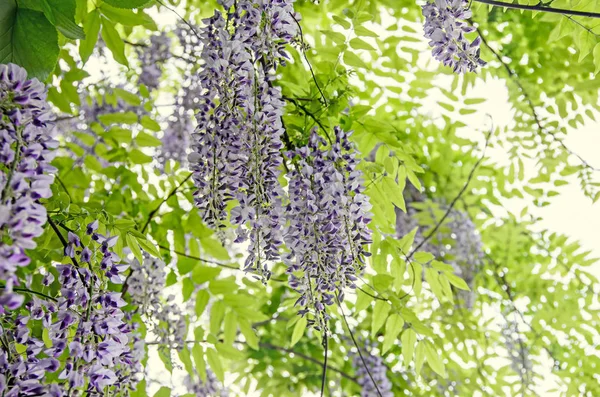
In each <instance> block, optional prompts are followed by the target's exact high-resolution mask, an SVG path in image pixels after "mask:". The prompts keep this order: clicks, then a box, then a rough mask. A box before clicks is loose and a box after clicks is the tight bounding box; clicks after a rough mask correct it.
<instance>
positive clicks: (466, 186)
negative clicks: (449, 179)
mask: <svg viewBox="0 0 600 397" xmlns="http://www.w3.org/2000/svg"><path fill="white" fill-rule="evenodd" d="M493 131H494V130H493V128H490V132H488V134H487V136H486V138H485V146H484V147H483V153H482V154H481V157H479V159H478V160H477V162H476V163H475V165H474V166H473V168H472V169H471V172H469V176H468V177H467V181H466V182H465V184H464V185H463V187H462V189H460V191H459V192H458V195H456V197H454V200H452V202H451V203H450V205H449V206H448V209H447V210H446V213H445V214H444V216H442V219H440V221H439V222H437V223H436V225H435V227H434V228H433V229H432V230H431V232H429V233H428V234H427V236H425V237H424V238H423V240H421V242H420V243H419V244H417V246H416V247H415V248H413V250H412V251H410V252H409V254H408V255H407V256H406V258H407V259H410V258H411V257H412V256H413V255H414V253H415V252H417V251H418V250H419V249H420V248H421V247H422V246H423V245H425V243H427V241H429V239H431V237H433V235H434V234H435V233H436V232H437V231H438V229H439V228H440V226H442V223H444V221H445V220H446V218H447V217H448V215H450V212H451V211H452V209H453V208H454V205H455V204H456V202H457V201H458V200H459V199H460V197H461V196H462V195H463V194H464V193H465V191H466V190H467V188H468V187H469V184H470V183H471V180H472V179H473V176H474V175H475V171H476V170H477V167H479V164H481V162H482V161H483V159H484V158H485V152H486V150H487V148H488V145H489V143H490V138H491V136H492V132H493ZM415 277H416V275H415Z"/></svg>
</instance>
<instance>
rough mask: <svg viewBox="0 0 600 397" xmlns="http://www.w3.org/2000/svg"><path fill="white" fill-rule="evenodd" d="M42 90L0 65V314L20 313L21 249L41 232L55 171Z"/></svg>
mask: <svg viewBox="0 0 600 397" xmlns="http://www.w3.org/2000/svg"><path fill="white" fill-rule="evenodd" d="M52 117H53V116H52V113H51V112H50V107H49V105H48V103H47V102H46V88H45V87H44V85H43V84H42V83H40V82H39V81H38V80H37V79H27V72H26V71H25V69H23V68H22V67H20V66H17V65H14V64H8V65H0V280H2V281H3V282H5V288H4V289H3V290H2V291H1V292H0V310H3V309H2V307H6V308H8V309H9V310H13V309H15V308H18V307H19V306H20V305H21V304H22V302H23V297H22V296H20V295H17V294H14V293H13V287H14V286H16V285H17V283H18V280H17V278H16V276H15V272H16V271H17V268H18V267H21V266H27V265H28V264H29V262H30V259H29V257H28V256H27V254H26V252H25V250H26V249H32V248H35V247H36V243H35V241H34V240H35V238H36V237H39V236H40V235H41V234H42V233H43V226H44V224H45V223H46V208H45V207H44V206H43V205H42V204H41V203H40V200H41V199H46V198H49V197H51V196H52V190H51V189H50V185H51V184H52V182H53V181H54V177H53V174H54V173H55V172H56V169H55V168H54V167H53V166H51V165H50V161H52V159H53V158H54V149H55V148H56V147H57V146H58V142H57V141H56V140H55V139H54V138H53V136H54V132H53V124H52Z"/></svg>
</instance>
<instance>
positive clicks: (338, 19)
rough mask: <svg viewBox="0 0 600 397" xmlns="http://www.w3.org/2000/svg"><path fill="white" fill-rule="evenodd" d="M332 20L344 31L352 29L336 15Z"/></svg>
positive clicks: (348, 23)
mask: <svg viewBox="0 0 600 397" xmlns="http://www.w3.org/2000/svg"><path fill="white" fill-rule="evenodd" d="M332 18H333V20H334V21H336V22H337V23H338V24H340V25H341V26H342V27H343V28H344V29H350V27H352V25H350V22H348V21H346V20H345V19H344V18H340V17H338V16H337V15H333V16H332Z"/></svg>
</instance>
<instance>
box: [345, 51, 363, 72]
mask: <svg viewBox="0 0 600 397" xmlns="http://www.w3.org/2000/svg"><path fill="white" fill-rule="evenodd" d="M344 63H345V64H346V65H348V66H352V67H355V68H363V69H367V68H368V66H367V64H366V63H365V62H364V61H363V60H362V59H360V57H359V56H358V55H356V54H355V53H353V52H350V51H346V52H344Z"/></svg>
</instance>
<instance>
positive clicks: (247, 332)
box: [238, 317, 259, 350]
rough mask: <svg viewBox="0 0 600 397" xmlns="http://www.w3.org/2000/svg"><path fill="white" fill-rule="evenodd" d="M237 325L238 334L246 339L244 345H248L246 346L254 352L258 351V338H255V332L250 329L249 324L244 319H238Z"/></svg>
mask: <svg viewBox="0 0 600 397" xmlns="http://www.w3.org/2000/svg"><path fill="white" fill-rule="evenodd" d="M238 324H239V326H240V332H241V333H242V335H244V338H246V343H248V346H250V347H251V348H253V349H254V350H258V349H259V343H258V336H256V332H254V329H252V326H251V325H250V322H249V321H248V320H246V319H245V318H241V317H238Z"/></svg>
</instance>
